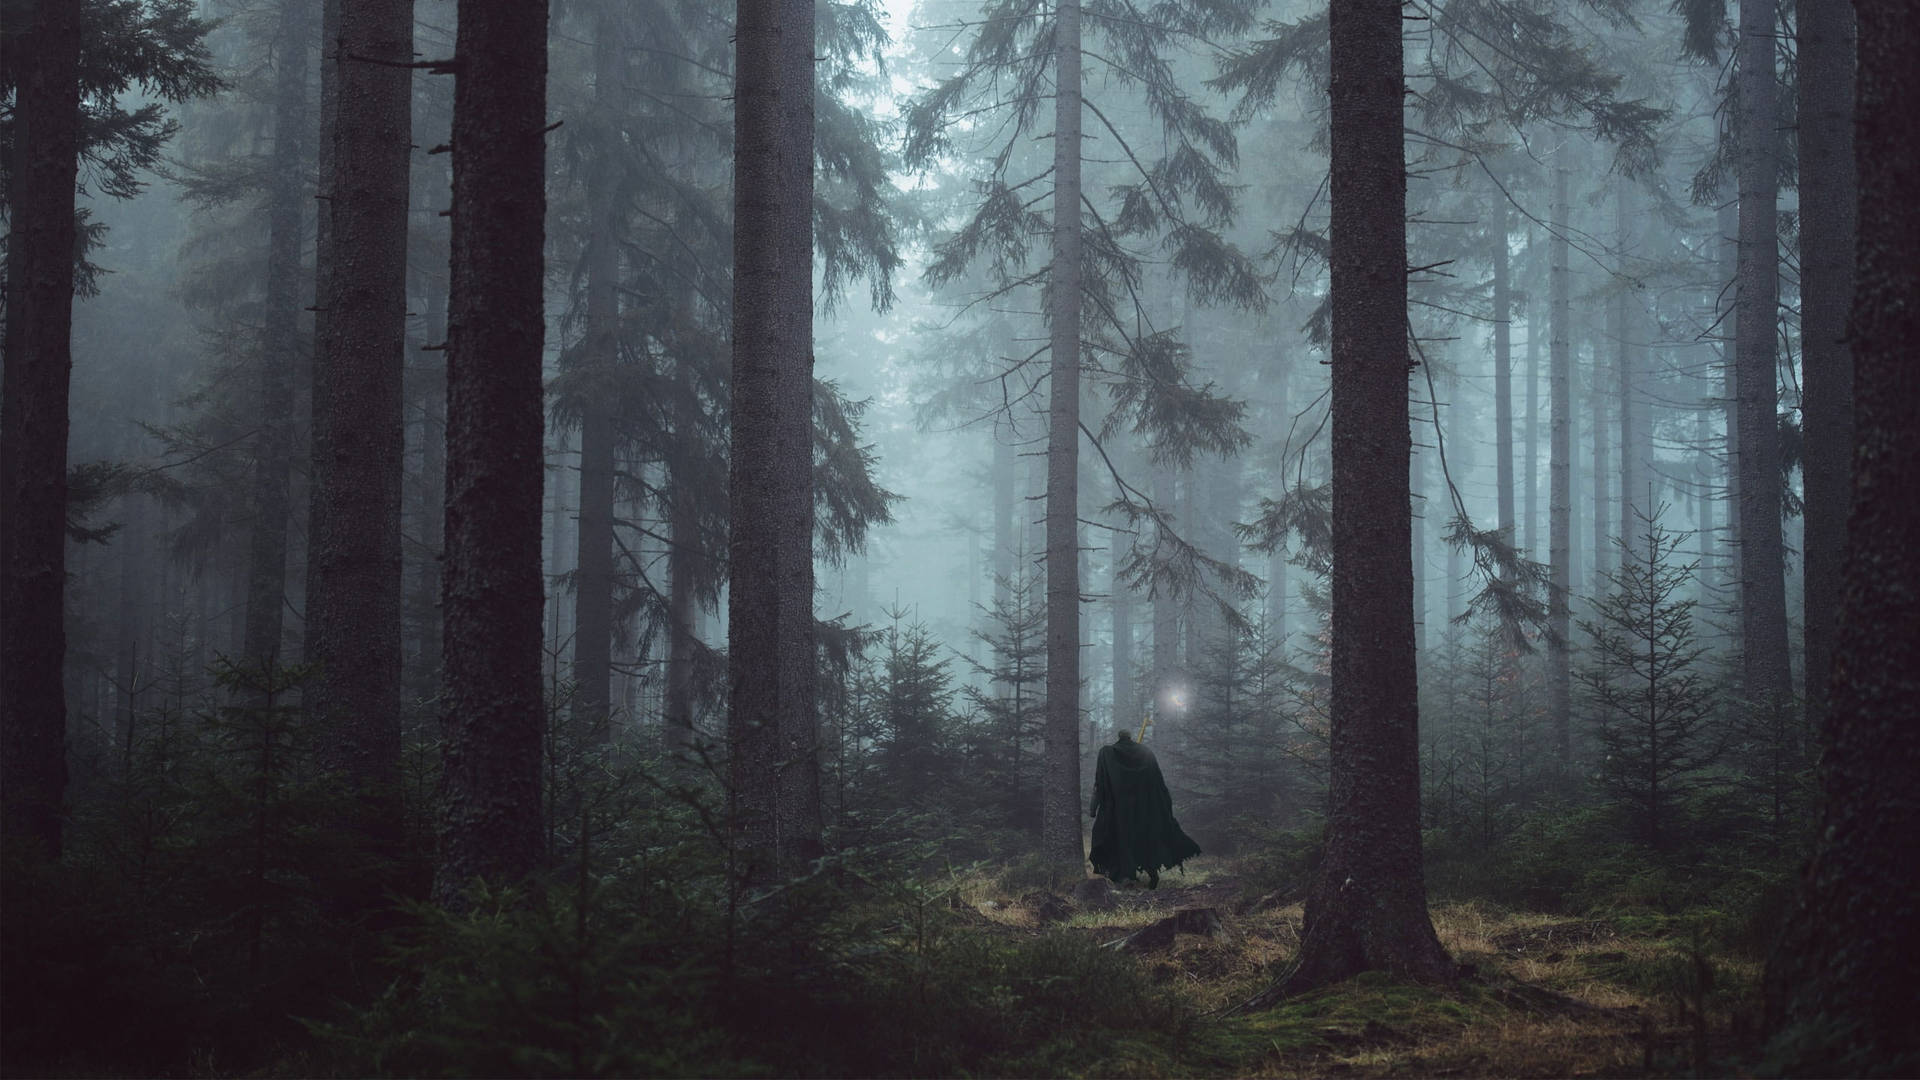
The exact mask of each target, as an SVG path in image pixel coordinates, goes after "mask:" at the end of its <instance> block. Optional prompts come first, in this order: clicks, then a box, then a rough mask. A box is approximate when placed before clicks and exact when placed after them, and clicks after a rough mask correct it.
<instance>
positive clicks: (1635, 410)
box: [1613, 180, 1653, 542]
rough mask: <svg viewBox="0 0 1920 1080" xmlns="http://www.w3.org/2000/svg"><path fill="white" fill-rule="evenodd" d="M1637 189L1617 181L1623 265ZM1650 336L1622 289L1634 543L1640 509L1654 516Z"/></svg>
mask: <svg viewBox="0 0 1920 1080" xmlns="http://www.w3.org/2000/svg"><path fill="white" fill-rule="evenodd" d="M1634 201H1635V198H1634V194H1633V189H1632V188H1631V186H1630V185H1629V184H1628V183H1627V182H1626V181H1625V180H1621V181H1619V182H1618V186H1616V187H1615V188H1614V202H1613V210H1614V235H1615V243H1616V245H1617V246H1618V247H1619V249H1620V255H1619V259H1620V260H1621V261H1622V262H1623V263H1624V262H1625V260H1626V259H1627V257H1628V252H1630V251H1632V250H1633V249H1634V248H1635V247H1637V246H1638V244H1639V238H1638V237H1637V236H1636V235H1635V230H1634V227H1633V220H1634V215H1633V203H1634ZM1624 279H1625V280H1624V281H1623V283H1622V284H1623V286H1629V285H1632V284H1633V282H1634V281H1635V280H1636V279H1635V278H1634V276H1633V275H1632V274H1625V275H1624ZM1645 336H1647V319H1646V316H1645V313H1644V312H1643V311H1641V309H1640V304H1639V301H1638V300H1637V299H1636V298H1635V297H1634V296H1633V294H1632V293H1631V292H1629V291H1627V289H1626V288H1624V287H1623V288H1622V291H1621V293H1620V336H1619V337H1618V338H1617V339H1616V341H1615V343H1614V354H1613V360H1614V365H1615V368H1614V374H1615V375H1616V376H1618V378H1619V383H1618V386H1619V389H1618V391H1617V392H1616V393H1615V394H1614V397H1615V398H1616V399H1617V402H1618V408H1619V409H1620V510H1619V516H1618V519H1617V520H1618V521H1619V523H1620V525H1619V528H1620V535H1621V536H1622V537H1623V538H1625V539H1626V540H1628V541H1629V542H1631V541H1633V540H1634V533H1635V529H1636V525H1635V517H1634V514H1635V511H1636V510H1638V511H1639V512H1641V513H1646V514H1652V513H1653V504H1652V503H1650V502H1649V501H1648V499H1649V492H1648V489H1647V484H1648V478H1649V477H1651V476H1652V475H1653V473H1652V466H1653V463H1652V457H1653V454H1652V447H1653V440H1652V429H1651V425H1650V418H1651V398H1648V397H1647V396H1646V386H1645V383H1646V359H1647V348H1648V346H1647V345H1646V343H1645V341H1644V337H1645Z"/></svg>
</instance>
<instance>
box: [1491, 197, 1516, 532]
mask: <svg viewBox="0 0 1920 1080" xmlns="http://www.w3.org/2000/svg"><path fill="white" fill-rule="evenodd" d="M1493 206H1494V209H1493V235H1492V237H1491V242H1492V246H1493V445H1494V486H1495V488H1496V489H1497V498H1498V500H1499V501H1498V508H1499V514H1500V528H1501V529H1502V530H1503V531H1504V532H1505V533H1506V534H1507V543H1509V544H1511V543H1513V540H1514V533H1515V531H1516V530H1515V529H1514V520H1513V299H1512V284H1511V278H1512V274H1511V272H1510V269H1509V266H1508V262H1509V258H1510V253H1509V252H1508V250H1507V202H1506V193H1505V192H1502V191H1499V190H1495V191H1494V193H1493Z"/></svg>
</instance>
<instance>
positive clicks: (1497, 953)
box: [967, 865, 1759, 1077]
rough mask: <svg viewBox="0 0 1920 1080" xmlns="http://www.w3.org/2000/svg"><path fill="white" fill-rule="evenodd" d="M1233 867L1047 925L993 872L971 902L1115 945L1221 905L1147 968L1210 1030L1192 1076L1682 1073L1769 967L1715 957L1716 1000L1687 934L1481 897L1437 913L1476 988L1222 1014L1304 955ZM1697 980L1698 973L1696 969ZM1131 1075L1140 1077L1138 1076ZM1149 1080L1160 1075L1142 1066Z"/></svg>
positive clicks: (1361, 990)
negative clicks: (1218, 920)
mask: <svg viewBox="0 0 1920 1080" xmlns="http://www.w3.org/2000/svg"><path fill="white" fill-rule="evenodd" d="M1235 885H1236V881H1235V878H1234V876H1233V873H1232V868H1231V866H1219V865H1209V866H1206V867H1204V868H1197V869H1196V872H1195V873H1192V874H1190V875H1188V876H1187V877H1186V878H1185V879H1184V880H1182V879H1180V878H1178V877H1173V878H1171V879H1163V880H1162V885H1161V888H1160V889H1158V890H1154V891H1147V890H1130V889H1121V890H1116V891H1115V894H1114V895H1115V900H1116V904H1115V906H1114V907H1113V908H1112V909H1110V910H1104V911H1099V910H1087V911H1076V912H1075V913H1074V914H1073V915H1072V916H1071V917H1070V918H1068V919H1066V920H1064V921H1059V922H1055V923H1052V924H1051V925H1047V924H1043V923H1042V922H1041V920H1040V919H1039V918H1037V917H1036V916H1035V914H1034V912H1033V909H1032V908H1033V903H1032V902H1033V901H1035V900H1037V899H1038V898H1037V897H1035V896H1033V895H1032V893H1033V891H1032V890H1026V891H1025V892H1024V893H1016V890H1015V889H1010V888H1006V887H1004V883H1001V882H998V881H996V880H994V879H992V878H990V877H986V876H982V878H981V879H980V880H979V881H977V882H970V883H969V884H968V888H969V889H970V890H974V891H971V892H969V893H967V901H968V906H970V907H972V908H973V909H974V910H975V911H978V912H979V913H980V914H981V915H982V916H984V919H985V920H986V923H987V924H991V925H997V926H1001V927H1004V928H1006V929H1007V930H1009V931H1017V932H1021V933H1026V934H1040V933H1072V934H1082V935H1087V936H1089V937H1092V938H1094V939H1095V940H1098V941H1100V942H1102V943H1105V942H1107V941H1112V940H1117V939H1119V938H1120V937H1122V936H1124V935H1125V934H1126V933H1129V932H1131V931H1133V930H1135V929H1138V928H1140V927H1142V926H1145V925H1147V924H1149V923H1151V922H1153V921H1154V920H1156V919H1159V918H1162V917H1164V916H1166V915H1168V914H1170V913H1171V912H1172V911H1174V910H1176V909H1178V908H1181V907H1201V906H1204V907H1213V908H1216V909H1217V910H1219V911H1220V913H1221V916H1222V919H1223V922H1224V924H1225V927H1226V930H1227V934H1226V935H1225V936H1223V937H1220V938H1207V937H1200V936H1193V935H1186V934H1182V935H1180V936H1179V937H1178V938H1177V939H1176V940H1175V942H1174V945H1173V947H1172V948H1171V949H1169V950H1164V951H1161V952H1157V953H1149V954H1145V955H1142V956H1140V957H1139V958H1138V963H1140V964H1141V965H1142V966H1143V967H1144V968H1145V969H1146V971H1147V973H1148V975H1149V978H1150V979H1152V980H1153V981H1154V982H1156V983H1159V984H1162V985H1165V986H1167V987H1168V988H1170V989H1171V990H1172V991H1173V992H1174V993H1176V994H1178V995H1179V996H1180V997H1181V998H1183V999H1184V1000H1185V1001H1186V1002H1187V1004H1188V1005H1189V1006H1190V1007H1191V1008H1192V1009H1193V1011H1194V1012H1195V1013H1196V1014H1200V1015H1202V1016H1213V1017H1215V1019H1212V1020H1204V1021H1203V1022H1202V1025H1201V1029H1200V1031H1201V1033H1200V1034H1199V1035H1197V1036H1195V1037H1196V1038H1197V1039H1199V1040H1200V1042H1201V1043H1202V1044H1205V1045H1207V1046H1209V1047H1211V1049H1208V1050H1206V1051H1205V1052H1204V1053H1199V1052H1196V1053H1198V1056H1197V1057H1193V1058H1187V1057H1183V1058H1182V1064H1183V1065H1186V1066H1188V1067H1189V1068H1190V1071H1191V1072H1193V1073H1196V1074H1197V1073H1213V1074H1222V1073H1224V1074H1228V1075H1246V1076H1275V1077H1281V1076H1289V1077H1290V1076H1322V1075H1326V1074H1328V1073H1332V1072H1339V1073H1343V1074H1352V1075H1359V1076H1432V1075H1461V1076H1595V1075H1622V1074H1625V1073H1637V1072H1639V1071H1640V1070H1641V1069H1642V1068H1643V1067H1644V1065H1645V1064H1646V1062H1647V1061H1648V1060H1649V1058H1650V1056H1651V1057H1652V1059H1653V1060H1654V1061H1655V1065H1656V1069H1660V1068H1666V1069H1676V1068H1685V1066H1684V1064H1676V1062H1678V1061H1683V1060H1684V1056H1685V1048H1686V1046H1687V1045H1688V1040H1689V1036H1690V1034H1691V1032H1692V1030H1693V1026H1694V1020H1693V1018H1692V1011H1693V1010H1696V1009H1700V1008H1704V1009H1705V1012H1706V1016H1707V1023H1708V1026H1709V1028H1711V1029H1715V1030H1725V1029H1726V1028H1727V1026H1728V1025H1729V1024H1730V1023H1731V1022H1732V1019H1733V1014H1734V1013H1735V1012H1736V1011H1738V1010H1739V1009H1741V1008H1744V1007H1745V1003H1746V1000H1747V998H1748V996H1750V993H1751V987H1752V986H1753V985H1754V984H1755V982H1756V981H1757V979H1758V977H1759V971H1758V965H1757V964H1755V963H1753V962H1751V961H1732V960H1728V959H1726V958H1724V957H1721V956H1714V957H1713V958H1712V960H1711V963H1710V967H1711V974H1712V975H1713V979H1712V985H1711V988H1710V989H1709V990H1705V991H1703V990H1702V989H1701V987H1700V986H1699V980H1698V978H1697V977H1696V975H1697V973H1698V971H1699V970H1700V958H1699V956H1698V954H1697V952H1696V951H1695V950H1696V949H1697V948H1698V946H1697V945H1696V944H1694V941H1693V939H1691V938H1690V937H1688V936H1687V935H1686V934H1685V933H1679V932H1676V931H1674V930H1671V929H1668V930H1664V931H1663V930H1652V931H1649V930H1645V929H1642V930H1639V931H1631V930H1627V929H1623V928H1622V925H1620V924H1617V923H1615V922H1613V921H1609V920H1606V919H1569V918H1566V917H1562V916H1547V915H1541V914H1537V913H1527V912H1509V911H1505V910H1502V909H1500V908H1498V907H1496V906H1492V905H1486V904H1478V903H1458V904H1444V905H1439V906H1436V907H1435V908H1434V909H1433V911H1432V916H1433V922H1434V928H1435V931H1436V932H1437V933H1438V935H1439V937H1440V940H1441V943H1442V944H1443V945H1444V946H1445V947H1446V948H1447V950H1448V951H1449V952H1450V953H1451V954H1452V955H1453V956H1454V957H1455V959H1457V960H1459V961H1460V962H1461V963H1463V964H1469V965H1472V966H1473V968H1474V969H1475V971H1476V975H1475V977H1473V978H1470V979H1468V980H1465V981H1463V982H1462V983H1461V984H1459V985H1458V986H1455V987H1449V988H1428V987H1419V986H1413V985H1409V984H1404V983H1398V982H1395V981H1393V980H1390V979H1381V978H1376V977H1363V978H1361V979H1357V980H1354V981H1353V982H1352V983H1349V984H1343V985H1341V986H1339V987H1333V988H1329V989H1327V990H1325V991H1321V992H1320V993H1318V994H1314V995H1308V996H1306V997H1303V998H1297V999H1294V1000H1292V1001H1289V1002H1284V1003H1282V1004H1281V1005H1279V1006H1276V1007H1275V1008H1273V1009H1270V1010H1266V1011H1265V1012H1262V1013H1259V1014H1253V1015H1244V1016H1237V1017H1233V1018H1230V1019H1219V1018H1218V1017H1219V1014H1221V1013H1223V1012H1225V1011H1226V1010H1228V1009H1230V1008H1231V1007H1232V1006H1235V1005H1238V1004H1240V1003H1242V1002H1244V1001H1246V1000H1248V999H1249V998H1251V997H1252V996H1253V995H1254V994H1256V993H1258V992H1259V991H1260V990H1261V989H1263V988H1264V987H1265V986H1267V985H1268V983H1269V981H1270V980H1271V979H1272V978H1273V976H1274V975H1275V974H1276V973H1277V972H1278V971H1280V970H1282V969H1283V968H1284V966H1285V964H1286V962H1287V961H1288V960H1289V959H1290V958H1291V957H1292V955H1293V952H1294V950H1295V949H1296V948H1297V947H1298V944H1299V940H1298V927H1299V924H1300V918H1301V909H1300V906H1299V905H1298V904H1295V905H1291V906H1287V907H1280V908H1274V909H1270V910H1267V911H1261V912H1254V913H1249V914H1235V908H1236V901H1237V900H1238V899H1239V897H1238V896H1237V893H1236V889H1235ZM1689 973H1694V974H1692V975H1690V974H1689ZM1128 1071H1132V1070H1128ZM1141 1074H1142V1075H1150V1074H1155V1071H1154V1070H1152V1069H1142V1070H1141Z"/></svg>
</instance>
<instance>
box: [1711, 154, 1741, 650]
mask: <svg viewBox="0 0 1920 1080" xmlns="http://www.w3.org/2000/svg"><path fill="white" fill-rule="evenodd" d="M1721 196H1722V201H1721V205H1720V210H1719V213H1718V214H1717V215H1715V219H1714V220H1715V223H1716V225H1717V227H1718V229H1719V232H1720V272H1721V280H1723V281H1724V282H1726V288H1727V289H1728V290H1729V291H1733V290H1736V289H1737V286H1738V278H1739V276H1740V270H1739V267H1740V203H1739V200H1738V198H1736V197H1735V196H1734V193H1733V191H1731V190H1728V189H1727V188H1726V187H1725V186H1723V188H1722V191H1721ZM1717 314H1720V313H1717ZM1724 314H1725V315H1727V316H1729V317H1727V318H1725V319H1723V321H1722V324H1721V325H1722V326H1723V327H1728V328H1730V329H1727V330H1723V340H1722V341H1721V344H1720V403H1721V406H1722V409H1723V411H1724V414H1725V415H1724V416H1723V417H1722V420H1721V422H1722V424H1723V425H1724V427H1725V430H1726V458H1727V460H1726V466H1727V467H1726V479H1727V486H1726V501H1727V527H1726V531H1725V532H1724V533H1723V534H1722V536H1721V548H1722V551H1723V554H1722V557H1721V562H1720V571H1721V581H1722V584H1723V585H1724V587H1725V591H1726V593H1727V603H1728V607H1727V611H1728V612H1730V613H1731V614H1732V615H1733V616H1734V619H1735V624H1734V633H1735V634H1739V633H1740V628H1739V623H1738V620H1739V619H1740V617H1741V616H1740V609H1741V603H1740V597H1741V594H1742V593H1743V592H1744V589H1743V588H1742V586H1741V582H1740V382H1739V364H1738V362H1737V361H1736V359H1735V354H1736V353H1737V352H1738V350H1739V328H1738V325H1737V324H1738V319H1737V318H1734V317H1731V316H1732V315H1733V313H1732V312H1726V313H1724Z"/></svg>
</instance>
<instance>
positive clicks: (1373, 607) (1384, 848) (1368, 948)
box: [1281, 0, 1454, 993]
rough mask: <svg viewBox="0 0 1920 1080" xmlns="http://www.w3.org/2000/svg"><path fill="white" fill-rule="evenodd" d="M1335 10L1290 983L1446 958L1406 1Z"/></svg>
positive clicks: (1290, 987)
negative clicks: (1299, 916)
mask: <svg viewBox="0 0 1920 1080" xmlns="http://www.w3.org/2000/svg"><path fill="white" fill-rule="evenodd" d="M1330 22H1331V25H1330V28H1329V30H1330V39H1331V48H1332V63H1333V121H1332V123H1333V127H1332V131H1333V155H1332V156H1333V161H1332V205H1333V216H1332V230H1331V231H1332V256H1331V259H1330V264H1331V269H1332V297H1333V300H1332V303H1333V311H1332V319H1333V335H1332V336H1333V348H1332V367H1333V372H1332V377H1333V396H1332V446H1333V546H1334V551H1335V553H1336V554H1335V558H1334V564H1333V581H1332V600H1333V663H1332V675H1333V688H1332V713H1333V721H1332V723H1333V727H1332V742H1331V749H1330V757H1329V767H1330V773H1331V788H1330V791H1329V795H1330V806H1329V813H1328V818H1327V849H1326V854H1325V856H1324V858H1323V859H1322V861H1321V864H1320V867H1319V869H1318V870H1317V871H1316V872H1315V875H1314V880H1313V884H1312V886H1311V888H1310V891H1309V892H1308V894H1307V901H1306V915H1305V919H1304V929H1303V931H1302V933H1301V940H1300V953H1299V959H1298V960H1297V962H1296V963H1295V965H1294V967H1293V968H1292V970H1291V971H1289V972H1288V973H1287V974H1286V975H1285V976H1284V977H1283V979H1282V982H1281V989H1282V992H1286V993H1293V992H1299V991H1303V990H1307V989H1311V988H1313V987H1317V986H1323V985H1326V984H1328V983H1331V982H1337V981H1339V980H1341V979H1345V978H1347V977H1349V976H1351V975H1354V974H1357V973H1359V972H1361V971H1364V970H1369V969H1384V970H1387V971H1391V972H1395V973H1398V974H1401V975H1405V976H1410V977H1413V978H1416V979H1432V980H1447V979H1450V978H1452V976H1453V972H1454V965H1453V962H1452V961H1451V960H1450V959H1449V958H1448V957H1447V954H1446V951H1445V950H1444V949H1442V948H1441V946H1440V941H1439V938H1438V937H1436V936H1435V934H1434V932H1433V924H1432V922H1431V921H1430V920H1429V918H1428V917H1427V906H1426V884H1425V880H1424V876H1423V871H1422V867H1421V854H1420V738H1419V710H1418V706H1417V704H1416V696H1417V687H1416V685H1415V675H1414V651H1413V617H1414V612H1413V577H1412V567H1411V565H1410V563H1409V552H1410V550H1411V543H1412V535H1411V521H1410V506H1411V503H1410V499H1411V493H1410V492H1409V490H1408V487H1407V482H1406V477H1407V470H1406V461H1407V454H1408V452H1409V449H1410V433H1409V430H1408V419H1409V418H1408V407H1407V400H1408V386H1407V318H1406V311H1407V277H1406V265H1407V246H1406V244H1407V242H1406V172H1405V165H1404V160H1405V159H1404V155H1403V153H1402V142H1401V140H1402V131H1403V129H1404V122H1403V120H1402V103H1401V102H1402V86H1403V80H1402V78H1401V74H1400V72H1401V43H1400V5H1399V3H1398V2H1397V0H1334V4H1333V7H1332V11H1331V20H1330Z"/></svg>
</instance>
